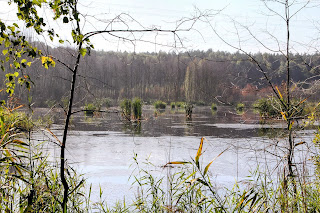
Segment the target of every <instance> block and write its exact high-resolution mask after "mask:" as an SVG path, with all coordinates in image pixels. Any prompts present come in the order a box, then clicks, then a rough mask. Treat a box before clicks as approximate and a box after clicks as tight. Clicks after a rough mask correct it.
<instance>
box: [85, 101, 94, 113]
mask: <svg viewBox="0 0 320 213" xmlns="http://www.w3.org/2000/svg"><path fill="white" fill-rule="evenodd" d="M84 110H85V111H84V114H85V115H93V112H94V111H95V110H97V107H96V106H95V105H94V104H93V103H90V104H86V105H85V106H84Z"/></svg>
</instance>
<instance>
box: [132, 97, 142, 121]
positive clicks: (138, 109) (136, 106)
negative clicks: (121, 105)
mask: <svg viewBox="0 0 320 213" xmlns="http://www.w3.org/2000/svg"><path fill="white" fill-rule="evenodd" d="M132 111H133V117H134V119H138V120H139V119H141V116H142V102H141V99H140V98H135V99H133V102H132Z"/></svg>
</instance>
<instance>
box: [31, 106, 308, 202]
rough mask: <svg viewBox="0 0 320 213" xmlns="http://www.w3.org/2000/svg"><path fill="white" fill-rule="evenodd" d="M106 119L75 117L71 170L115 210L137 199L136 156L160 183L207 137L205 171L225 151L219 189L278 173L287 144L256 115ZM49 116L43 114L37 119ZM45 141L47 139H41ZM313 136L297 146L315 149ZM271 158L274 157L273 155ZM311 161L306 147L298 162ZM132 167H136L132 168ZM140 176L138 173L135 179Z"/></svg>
mask: <svg viewBox="0 0 320 213" xmlns="http://www.w3.org/2000/svg"><path fill="white" fill-rule="evenodd" d="M112 111H113V112H112V113H101V114H100V116H93V117H92V116H84V114H83V112H81V113H78V114H75V115H74V117H73V119H72V125H71V131H70V134H69V136H68V139H67V158H68V162H69V164H70V165H72V166H73V167H74V168H76V169H77V170H78V172H80V173H83V174H84V176H85V177H86V178H87V182H88V183H89V184H91V183H92V187H93V198H94V199H97V197H98V194H99V186H101V187H102V189H103V191H104V196H103V197H104V198H106V199H107V200H108V201H109V202H110V203H111V204H112V203H114V202H115V201H116V200H118V199H123V198H124V196H126V197H127V199H129V200H130V199H133V198H134V196H135V192H136V191H137V190H136V187H135V186H132V185H131V184H132V182H133V179H130V180H129V177H130V175H131V174H132V172H133V171H134V168H135V166H134V165H132V164H134V161H133V156H134V154H135V153H136V154H137V156H138V161H139V162H141V163H143V162H145V161H146V159H148V161H150V162H151V163H152V164H154V166H155V167H150V168H148V169H150V171H151V170H152V172H153V173H154V174H155V176H156V177H160V176H165V175H166V174H167V173H168V168H166V169H164V168H163V167H162V166H163V165H165V164H166V163H167V162H169V161H173V160H174V161H177V160H190V159H191V158H194V156H195V154H196V152H197V149H198V146H199V143H200V139H201V137H205V138H206V140H205V143H204V150H205V152H204V154H203V155H202V163H203V164H204V165H206V164H207V163H208V162H210V161H211V160H212V159H213V158H215V157H216V156H218V155H219V154H220V153H221V152H222V151H224V150H225V149H227V151H226V152H224V153H223V154H222V155H221V156H220V157H218V158H217V159H216V160H215V161H214V163H213V164H212V166H211V167H210V174H211V176H212V178H213V180H214V181H215V183H216V185H217V187H225V186H227V187H232V185H233V184H234V183H235V182H236V181H241V180H244V179H245V178H246V177H247V176H248V175H250V171H253V170H255V169H256V168H257V166H258V164H259V165H260V167H261V169H267V167H268V168H269V169H271V168H274V167H275V166H276V165H278V164H279V163H281V159H279V158H277V157H275V155H274V154H276V155H280V156H283V155H284V152H283V151H284V150H285V149H281V148H279V149H275V148H274V144H278V145H279V144H284V145H285V142H284V140H281V139H278V137H277V138H276V137H275V136H278V135H279V134H280V133H281V132H282V131H283V129H284V125H283V124H281V123H277V124H273V125H270V124H269V125H266V124H265V125H261V124H259V116H258V115H257V114H254V113H253V112H252V111H246V112H244V113H242V114H237V113H236V112H235V110H234V109H232V108H229V107H220V108H219V109H218V111H217V112H215V113H212V112H211V110H210V107H196V108H195V109H194V114H193V117H192V120H189V121H187V120H186V118H185V115H184V111H183V110H174V111H172V110H169V109H167V110H166V111H164V112H158V113H157V115H155V113H154V108H153V107H151V106H145V107H144V110H143V118H144V120H143V121H141V123H140V124H137V123H134V122H133V123H129V122H127V121H125V120H123V119H122V118H121V115H120V114H119V113H116V112H115V110H112ZM40 112H41V113H42V114H43V113H44V112H47V111H46V110H45V109H42V110H41V109H38V112H36V113H40ZM51 115H54V117H55V124H54V125H53V126H52V131H53V132H54V133H55V134H56V135H57V136H58V137H60V138H61V137H62V128H63V125H62V124H63V122H64V115H63V113H62V112H55V113H52V114H51ZM37 137H45V136H41V135H39V136H37ZM312 137H313V134H312V131H305V132H302V133H301V134H299V136H298V135H297V136H296V140H304V141H306V142H307V143H311V140H312ZM270 152H271V153H272V154H269V153H270ZM50 153H51V154H52V156H53V157H55V158H57V159H58V158H59V155H60V150H59V147H57V146H53V147H52V148H50ZM305 157H310V156H309V154H308V150H307V149H306V148H304V147H303V146H301V148H300V151H299V152H298V154H297V157H296V158H297V161H298V160H299V161H302V160H304V159H305ZM130 165H131V166H130ZM134 174H136V173H134Z"/></svg>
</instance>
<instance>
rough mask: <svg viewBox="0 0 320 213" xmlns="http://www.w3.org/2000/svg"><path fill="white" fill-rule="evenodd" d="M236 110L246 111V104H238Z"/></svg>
mask: <svg viewBox="0 0 320 213" xmlns="http://www.w3.org/2000/svg"><path fill="white" fill-rule="evenodd" d="M236 110H237V111H240V112H242V111H243V110H244V103H237V105H236Z"/></svg>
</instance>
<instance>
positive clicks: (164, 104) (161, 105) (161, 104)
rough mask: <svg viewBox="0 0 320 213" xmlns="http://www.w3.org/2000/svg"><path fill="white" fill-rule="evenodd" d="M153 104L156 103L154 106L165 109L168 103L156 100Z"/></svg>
mask: <svg viewBox="0 0 320 213" xmlns="http://www.w3.org/2000/svg"><path fill="white" fill-rule="evenodd" d="M153 105H154V107H155V108H156V109H165V108H166V106H167V103H166V102H163V101H160V100H158V101H156V102H154V103H153Z"/></svg>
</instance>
